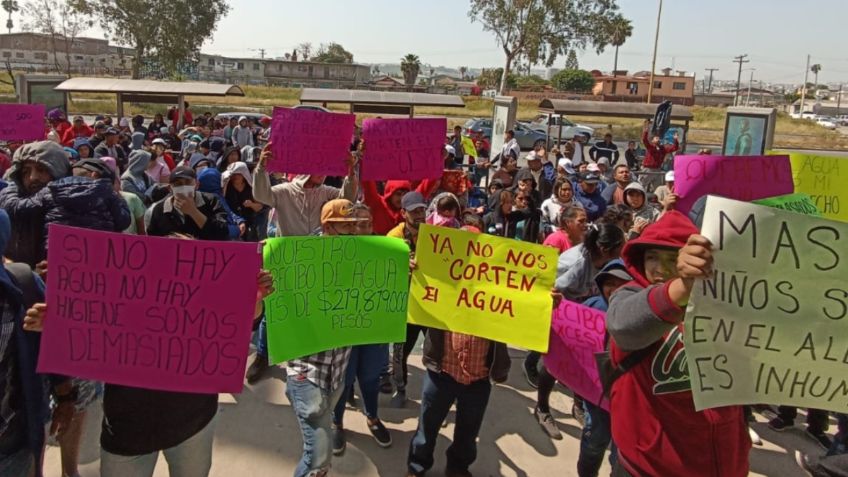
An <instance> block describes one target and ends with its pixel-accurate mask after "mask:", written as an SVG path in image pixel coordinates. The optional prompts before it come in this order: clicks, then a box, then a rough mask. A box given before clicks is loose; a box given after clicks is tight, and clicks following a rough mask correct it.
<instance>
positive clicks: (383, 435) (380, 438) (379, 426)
mask: <svg viewBox="0 0 848 477" xmlns="http://www.w3.org/2000/svg"><path fill="white" fill-rule="evenodd" d="M368 430H369V431H371V435H372V436H374V440H375V441H377V445H379V446H380V447H383V448H386V447H390V446H391V445H392V435H391V434H389V430H388V429H386V426H384V425H383V422H382V421H380V420H379V419H377V420H376V421H374V423H373V424H372V423H371V422H370V421H368Z"/></svg>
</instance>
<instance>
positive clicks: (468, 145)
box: [462, 136, 477, 157]
mask: <svg viewBox="0 0 848 477" xmlns="http://www.w3.org/2000/svg"><path fill="white" fill-rule="evenodd" d="M462 149H463V150H464V151H465V153H466V154H468V155H469V156H471V157H477V146H475V145H474V140H473V139H471V138H470V137H468V136H462Z"/></svg>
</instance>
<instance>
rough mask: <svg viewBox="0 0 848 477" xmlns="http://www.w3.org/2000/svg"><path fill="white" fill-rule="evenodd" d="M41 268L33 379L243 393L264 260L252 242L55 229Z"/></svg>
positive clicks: (58, 227) (66, 228)
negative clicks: (41, 309)
mask: <svg viewBox="0 0 848 477" xmlns="http://www.w3.org/2000/svg"><path fill="white" fill-rule="evenodd" d="M47 260H48V263H49V264H50V276H49V285H48V287H47V317H46V318H45V322H44V333H43V335H42V337H41V353H40V355H39V359H38V371H39V372H41V373H47V372H50V373H57V374H63V375H67V376H77V377H81V378H87V379H94V380H98V381H104V382H107V383H113V384H122V385H125V386H135V387H140V388H149V389H158V390H163V391H181V392H197V393H217V392H241V389H242V381H243V380H244V367H245V362H246V361H247V353H248V343H249V340H250V332H251V325H252V322H253V314H254V309H255V304H256V276H257V274H258V273H259V266H260V263H261V260H262V257H261V255H260V254H259V253H258V251H257V248H256V244H251V243H238V242H204V241H198V240H181V239H177V238H161V237H145V236H137V235H125V234H117V233H108V232H98V231H92V230H85V229H78V228H73V227H65V226H60V225H51V226H50V229H49V240H48V254H47Z"/></svg>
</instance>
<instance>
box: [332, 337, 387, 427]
mask: <svg viewBox="0 0 848 477" xmlns="http://www.w3.org/2000/svg"><path fill="white" fill-rule="evenodd" d="M388 361H389V346H388V345H385V344H371V345H358V346H354V347H352V348H351V349H350V360H349V361H348V363H347V371H346V373H347V374H345V385H344V392H343V393H342V395H341V397H340V398H339V401H338V402H337V403H336V408H335V409H334V410H333V423H334V424H336V425H337V426H339V427H342V423H344V413H345V402H346V399H345V397H346V396H348V395H350V392H351V391H352V390H353V382H354V381H359V392H360V393H361V394H362V402H363V403H364V404H365V415H366V416H367V417H368V418H369V419H376V418H377V405H378V402H379V399H380V373H382V372H383V370H384V369H385V368H386V363H387V362H388Z"/></svg>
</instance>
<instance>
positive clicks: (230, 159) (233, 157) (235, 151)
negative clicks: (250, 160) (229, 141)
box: [217, 146, 251, 174]
mask: <svg viewBox="0 0 848 477" xmlns="http://www.w3.org/2000/svg"><path fill="white" fill-rule="evenodd" d="M246 147H251V146H246ZM241 160H242V159H241V150H239V148H237V147H228V148H226V149H224V152H223V153H222V154H221V157H219V158H218V166H217V167H218V171H219V172H220V173H222V174H223V173H224V171H226V170H227V168H228V167H230V165H232V164H235V163H236V162H241Z"/></svg>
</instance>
